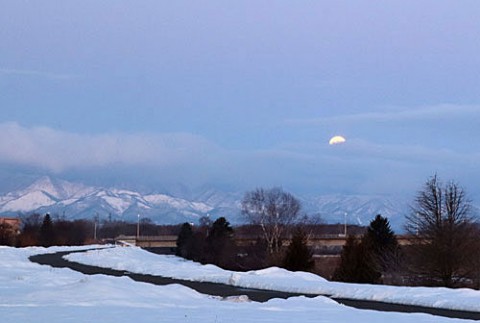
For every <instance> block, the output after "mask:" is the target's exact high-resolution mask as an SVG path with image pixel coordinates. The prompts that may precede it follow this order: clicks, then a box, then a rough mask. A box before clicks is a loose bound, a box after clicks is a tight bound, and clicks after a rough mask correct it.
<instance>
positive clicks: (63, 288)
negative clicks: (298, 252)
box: [0, 247, 465, 323]
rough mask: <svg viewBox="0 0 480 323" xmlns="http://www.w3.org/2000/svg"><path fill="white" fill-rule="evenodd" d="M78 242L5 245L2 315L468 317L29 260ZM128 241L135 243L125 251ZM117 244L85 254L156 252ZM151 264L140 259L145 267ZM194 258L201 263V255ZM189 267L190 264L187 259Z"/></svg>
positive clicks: (91, 318)
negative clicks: (215, 291)
mask: <svg viewBox="0 0 480 323" xmlns="http://www.w3.org/2000/svg"><path fill="white" fill-rule="evenodd" d="M77 249H78V248H59V247H54V248H47V249H45V248H24V249H19V248H9V247H0V259H1V261H0V317H1V318H2V322H53V323H55V322H62V323H63V322H70V323H77V322H78V323H80V322H107V323H109V322H112V323H126V322H142V323H144V322H145V323H149V322H198V323H203V322H205V323H206V322H228V323H235V322H241V323H243V322H253V323H266V322H278V323H283V322H285V323H287V322H288V323H290V322H292V321H299V322H320V321H321V322H351V321H360V322H389V323H407V322H420V323H427V322H429V323H442V322H465V321H464V320H455V319H447V318H442V317H435V316H432V315H427V314H401V313H382V312H376V311H364V310H356V309H352V308H348V307H345V306H342V305H339V304H337V303H335V302H334V301H332V300H330V299H328V298H325V297H315V298H305V297H294V298H290V299H287V300H283V299H273V300H270V301H268V302H266V303H256V302H249V301H248V300H247V299H246V298H245V297H234V298H227V299H220V298H215V297H210V296H206V295H202V294H199V293H197V292H195V291H193V290H191V289H189V288H186V287H184V286H180V285H168V286H155V285H151V284H146V283H139V282H135V281H133V280H131V279H129V278H126V277H110V276H105V275H92V276H88V275H83V274H81V273H78V272H75V271H72V270H70V269H58V268H52V267H49V266H41V265H38V264H35V263H31V262H29V261H28V257H29V256H31V255H34V254H38V253H47V252H48V253H51V252H56V251H64V250H77ZM125 249H130V250H129V252H126V251H125ZM113 250H115V251H113ZM113 250H111V249H105V250H102V251H100V252H99V251H92V252H89V253H88V254H85V255H84V257H85V258H92V259H93V258H95V257H96V256H97V255H98V256H103V261H104V262H105V263H109V262H111V260H110V259H109V257H110V256H112V257H113V256H114V255H115V253H117V255H118V256H121V255H126V254H128V255H129V256H132V257H134V258H133V259H131V260H132V261H135V260H136V261H137V262H141V261H143V260H146V259H151V260H153V259H155V257H154V258H150V255H149V254H147V253H145V252H143V251H141V250H139V249H136V248H135V249H132V248H115V249H113ZM130 252H131V253H130ZM72 255H73V254H72ZM161 258H163V257H160V258H157V261H158V262H165V263H166V264H167V265H168V266H172V264H175V263H176V262H177V261H179V260H178V259H174V258H173V257H167V258H165V259H168V261H166V260H160V259H161ZM118 260H119V258H116V261H118ZM180 262H181V261H180ZM184 263H185V262H184ZM148 265H149V263H146V264H141V263H140V264H138V266H139V267H142V266H145V267H147V266H148ZM190 265H192V266H195V267H196V268H198V267H199V266H198V265H196V264H194V263H190ZM200 267H202V266H200ZM184 268H185V270H186V268H187V265H186V264H184ZM206 268H207V269H206V271H205V272H204V274H205V273H206V272H207V271H212V272H213V271H215V270H218V268H217V269H215V267H214V266H206ZM184 274H185V273H184ZM248 275H249V276H256V277H261V276H264V277H267V276H270V275H273V276H274V277H284V278H285V277H286V276H288V275H289V274H288V272H286V271H284V270H281V269H275V268H273V269H268V270H264V271H260V272H257V273H256V274H254V273H253V272H252V273H250V274H248ZM299 275H300V276H298V278H299V279H305V280H308V279H311V278H312V277H310V275H308V274H307V275H304V274H299ZM225 277H226V276H225Z"/></svg>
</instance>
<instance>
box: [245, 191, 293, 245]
mask: <svg viewBox="0 0 480 323" xmlns="http://www.w3.org/2000/svg"><path fill="white" fill-rule="evenodd" d="M300 208H301V205H300V202H299V201H298V200H297V199H296V198H295V197H294V196H293V195H292V194H290V193H287V192H284V191H283V190H282V189H281V188H272V189H267V190H265V189H263V188H257V189H256V190H254V191H250V192H247V193H245V196H244V198H243V200H242V213H243V214H244V215H245V216H246V217H247V218H248V220H249V221H250V223H252V224H256V225H259V226H260V227H261V228H262V233H263V238H264V239H265V241H266V243H267V249H268V252H269V253H270V254H273V253H276V252H278V251H279V250H280V247H281V237H282V235H283V234H284V232H285V229H286V227H288V226H289V225H291V224H293V223H294V222H295V220H296V219H297V217H298V216H299V214H300Z"/></svg>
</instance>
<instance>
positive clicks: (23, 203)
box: [0, 177, 406, 228]
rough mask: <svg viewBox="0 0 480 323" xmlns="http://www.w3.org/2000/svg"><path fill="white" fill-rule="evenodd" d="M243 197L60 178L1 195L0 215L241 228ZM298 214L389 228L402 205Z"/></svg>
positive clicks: (333, 206) (334, 204)
mask: <svg viewBox="0 0 480 323" xmlns="http://www.w3.org/2000/svg"><path fill="white" fill-rule="evenodd" d="M242 197H243V193H240V192H237V193H226V192H222V191H218V190H215V189H212V188H206V189H203V190H200V191H198V192H196V193H191V194H189V198H188V199H187V198H185V197H175V196H172V195H168V194H160V193H149V194H142V193H139V192H135V191H131V190H125V189H117V188H109V189H106V188H100V187H91V186H85V185H83V184H78V183H71V182H67V181H64V180H60V179H53V178H50V177H42V178H40V179H38V180H36V181H35V182H33V183H32V184H31V185H29V186H27V187H26V188H24V189H21V190H18V191H14V192H10V193H8V194H6V195H4V196H0V214H2V215H18V214H28V213H33V212H38V213H47V212H48V213H50V214H54V215H59V216H65V217H66V218H69V219H78V218H90V219H91V218H93V217H94V216H96V215H98V216H99V217H100V218H107V217H111V218H113V219H124V220H130V221H132V220H135V221H136V220H137V216H138V215H140V216H141V217H148V218H150V219H152V220H153V221H155V222H156V223H161V224H167V223H181V222H185V221H189V222H197V221H198V219H199V218H200V217H202V216H206V215H208V216H210V217H211V218H212V219H215V218H217V217H220V216H224V217H226V218H227V219H228V220H229V221H230V222H232V223H241V222H242V216H241V213H240V205H241V199H242ZM299 199H300V201H301V202H302V206H303V211H304V212H305V213H307V214H310V215H312V214H315V215H320V217H321V219H322V220H323V221H324V222H327V223H343V222H344V221H345V219H346V220H347V222H348V223H351V224H360V225H368V223H369V221H370V220H371V219H373V218H374V216H375V215H376V214H382V215H383V216H387V217H388V218H389V219H390V222H391V223H392V227H394V228H401V225H402V222H403V219H404V215H405V210H406V203H404V202H403V201H395V202H392V201H391V200H389V199H387V198H385V197H379V196H344V195H322V196H314V197H299Z"/></svg>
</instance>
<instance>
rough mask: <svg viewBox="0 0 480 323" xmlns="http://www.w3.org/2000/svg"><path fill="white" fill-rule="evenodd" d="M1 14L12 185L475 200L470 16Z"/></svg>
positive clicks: (478, 69) (150, 5)
mask: <svg viewBox="0 0 480 323" xmlns="http://www.w3.org/2000/svg"><path fill="white" fill-rule="evenodd" d="M1 3H2V6H1V7H2V10H0V109H1V113H0V133H1V134H2V136H1V138H2V139H0V180H2V181H3V182H5V181H10V180H11V179H12V178H15V176H14V175H16V174H28V175H29V176H33V175H37V174H38V175H44V174H51V175H55V176H58V177H60V178H67V179H76V180H80V181H84V182H87V183H88V182H92V181H94V182H96V184H99V183H100V184H102V185H106V186H108V185H114V184H115V185H116V184H119V183H120V184H121V183H127V184H131V183H135V184H137V185H139V186H144V187H146V188H148V189H152V190H154V189H156V188H161V187H164V186H168V185H169V183H176V182H178V183H183V184H185V185H187V186H192V187H195V186H199V185H214V186H218V187H228V188H229V189H234V190H246V189H252V188H255V187H258V186H265V187H268V186H273V185H279V186H283V187H284V188H285V189H287V190H291V191H292V192H296V193H300V194H313V195H316V194H337V193H341V194H343V193H354V194H388V195H393V194H410V193H412V192H415V191H416V190H418V189H419V188H420V186H421V185H422V183H423V182H424V181H425V180H426V179H427V178H428V177H429V176H431V175H433V174H434V173H435V172H436V173H438V175H439V176H440V177H441V178H443V179H445V180H449V179H454V180H457V181H459V182H460V184H462V185H463V186H465V187H466V188H467V190H468V191H470V192H471V193H472V195H478V196H480V188H478V187H477V185H478V184H477V183H479V182H480V173H479V171H478V165H479V164H480V142H479V140H478V139H479V137H480V127H479V126H480V55H479V53H480V19H479V17H480V2H478V1H439V0H432V1H404V0H402V1H388V2H385V1H295V2H292V1H239V2H226V1H119V0H115V1H85V0H82V1H80V0H79V1H60V0H58V1H20V0H12V1H5V0H3V1H1ZM334 135H342V136H344V137H345V138H347V141H346V143H344V144H342V145H337V146H329V145H328V141H329V139H330V138H331V137H332V136H334Z"/></svg>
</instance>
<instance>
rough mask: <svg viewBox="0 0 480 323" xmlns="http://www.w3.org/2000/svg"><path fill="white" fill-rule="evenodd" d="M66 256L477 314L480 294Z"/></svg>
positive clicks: (129, 253)
mask: <svg viewBox="0 0 480 323" xmlns="http://www.w3.org/2000/svg"><path fill="white" fill-rule="evenodd" d="M66 258H67V259H68V260H70V261H75V262H80V263H83V264H89V265H95V266H99V267H108V268H113V269H118V270H125V271H129V272H133V273H144V274H152V275H159V276H164V277H172V278H180V279H185V280H192V281H204V282H217V283H224V284H229V285H234V286H239V287H246V288H258V289H268V290H278V291H284V292H293V293H305V294H317V295H331V296H334V297H339V298H349V299H359V300H374V301H383V302H389V303H396V304H404V305H419V306H427V307H436V308H444V309H456V310H465V311H474V312H480V291H477V290H473V289H467V288H463V289H450V288H441V287H400V286H385V285H369V284H349V283H339V282H331V281H328V280H326V279H324V278H322V277H320V276H317V275H314V274H311V273H305V272H290V271H287V270H285V269H281V268H276V267H271V268H267V269H263V270H257V271H250V272H233V271H228V270H224V269H221V268H219V267H217V266H214V265H201V264H199V263H195V262H193V261H188V260H185V259H183V258H179V257H176V256H171V255H156V254H152V253H150V252H147V251H145V250H142V249H141V248H137V247H128V248H121V247H117V248H111V249H103V250H93V251H88V252H86V253H75V254H69V255H67V256H66Z"/></svg>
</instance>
